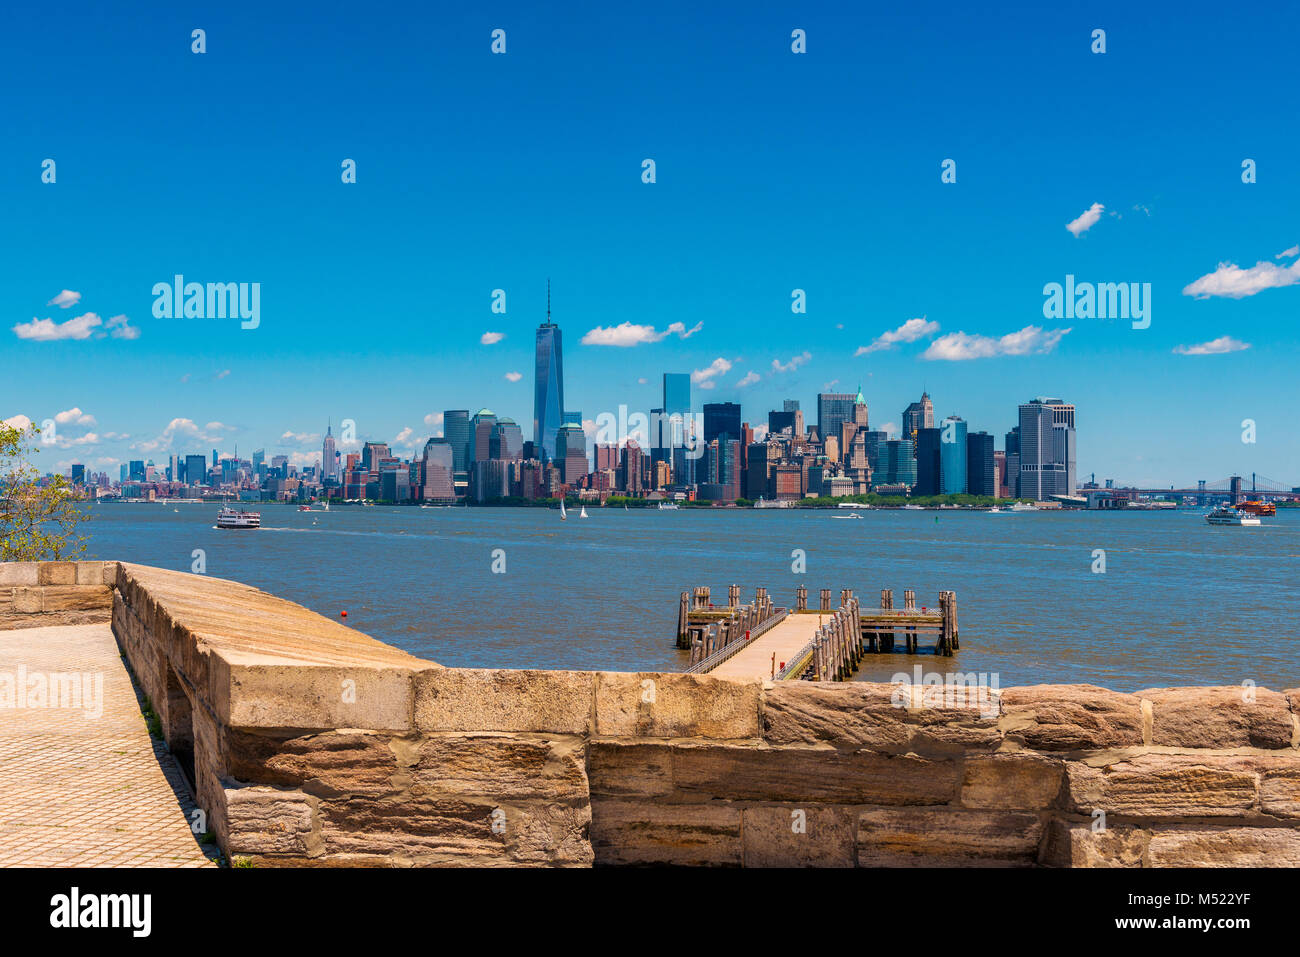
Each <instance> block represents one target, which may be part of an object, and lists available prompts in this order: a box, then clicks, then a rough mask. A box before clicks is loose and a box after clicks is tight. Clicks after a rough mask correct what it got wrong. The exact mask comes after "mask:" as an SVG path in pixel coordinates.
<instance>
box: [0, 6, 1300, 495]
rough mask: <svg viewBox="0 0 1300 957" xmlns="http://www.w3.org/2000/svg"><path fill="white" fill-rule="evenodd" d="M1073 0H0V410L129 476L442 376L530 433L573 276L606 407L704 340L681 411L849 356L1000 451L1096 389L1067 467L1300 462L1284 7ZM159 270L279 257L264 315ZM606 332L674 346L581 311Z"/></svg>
mask: <svg viewBox="0 0 1300 957" xmlns="http://www.w3.org/2000/svg"><path fill="white" fill-rule="evenodd" d="M1052 6H1053V7H1054V8H1055V9H1042V8H1039V6H1038V5H1023V6H1005V7H1001V8H999V9H997V10H995V11H993V12H989V11H988V10H985V9H968V8H967V7H965V6H964V5H957V4H919V5H908V6H907V8H906V9H905V10H904V9H901V8H889V9H886V8H880V9H874V8H869V7H867V6H866V5H863V9H860V10H859V9H858V8H857V5H853V6H852V7H851V6H850V5H848V4H834V5H819V4H804V3H801V4H798V5H793V4H791V5H770V4H754V3H744V4H739V3H737V4H721V5H716V4H715V5H710V10H708V11H705V10H702V9H700V6H699V5H697V4H673V3H666V4H665V3H660V4H654V5H651V6H650V7H646V8H636V9H618V10H616V9H614V8H613V7H612V6H611V5H607V4H588V5H570V6H568V7H567V8H566V10H565V12H556V11H553V10H544V9H540V8H539V7H538V5H535V4H492V5H488V6H485V7H482V8H481V9H473V10H466V9H459V8H452V7H451V6H450V5H447V6H446V7H445V8H439V7H437V6H433V5H415V4H411V5H392V4H385V3H370V4H365V5H362V6H357V5H354V4H345V5H344V4H340V5H336V6H335V5H330V4H311V5H303V6H300V7H291V6H287V5H286V6H282V7H281V6H279V5H277V8H278V9H275V10H270V11H268V9H267V8H266V5H261V4H258V5H254V4H241V3H232V4H222V5H210V6H206V5H199V6H195V7H192V8H188V9H179V8H178V7H177V6H176V5H172V4H142V5H140V6H139V7H138V8H136V9H134V10H132V11H130V12H128V13H119V12H109V11H107V10H105V9H104V7H103V5H102V4H89V3H74V4H68V5H63V6H60V7H59V8H58V9H57V11H55V10H53V9H52V8H44V9H40V8H32V7H25V8H21V9H18V10H15V11H14V12H13V13H11V14H10V18H9V22H8V23H7V26H6V30H5V31H4V33H3V35H2V36H0V52H2V53H3V56H0V74H3V79H4V82H5V83H6V86H7V88H8V89H10V90H11V91H19V92H18V93H17V95H12V96H11V97H9V98H8V101H7V103H6V105H5V107H4V132H5V136H4V139H5V145H6V149H5V150H4V151H3V154H2V155H0V164H3V172H4V175H3V177H0V201H2V202H3V204H4V209H5V216H4V220H5V225H6V229H5V230H4V239H3V243H4V261H5V264H6V267H7V268H5V269H4V270H3V271H0V303H2V304H3V306H4V309H5V317H4V322H3V324H2V325H0V342H3V356H4V360H5V361H4V367H5V369H6V380H7V381H6V382H5V385H4V387H3V389H2V390H0V398H3V403H2V404H0V417H10V416H14V415H25V416H27V417H29V418H31V419H33V420H36V421H38V422H39V421H40V420H43V419H47V418H55V417H56V416H58V415H59V414H60V413H63V415H62V424H61V425H60V426H59V430H58V437H59V443H60V447H58V448H53V449H50V450H49V451H47V452H45V453H42V456H41V459H40V464H41V465H42V466H43V467H45V468H50V469H54V468H61V467H66V464H67V463H70V462H72V461H82V462H86V463H87V464H89V465H90V467H92V468H108V469H109V470H110V471H111V472H112V473H113V474H116V464H115V463H116V462H119V461H124V460H126V459H129V458H142V457H151V458H153V459H154V460H155V461H165V460H166V456H167V455H168V454H169V453H170V452H172V451H175V452H178V453H184V452H193V451H205V452H208V451H210V450H211V448H212V447H213V446H214V445H216V446H219V447H220V448H221V449H222V450H223V451H229V450H231V449H232V448H233V447H234V445H235V444H236V443H237V444H238V447H239V451H240V453H241V455H244V456H247V455H248V454H249V453H251V452H252V450H253V449H254V448H259V447H263V448H265V449H266V450H267V454H268V456H270V455H274V454H289V455H294V456H295V457H296V458H297V460H299V461H302V462H309V461H311V460H312V459H313V458H314V457H315V456H316V455H318V453H319V435H320V434H321V433H322V432H323V430H324V426H325V423H326V420H327V419H328V418H332V419H333V420H334V421H335V422H336V423H337V422H338V421H340V420H342V419H349V418H350V419H352V420H354V421H355V422H356V424H357V432H358V437H359V438H362V439H365V438H371V439H376V440H383V441H393V440H394V439H396V438H398V437H399V436H401V437H403V440H404V441H409V442H410V443H412V444H413V445H420V444H422V443H423V440H424V439H425V438H426V437H427V436H428V435H429V434H432V433H435V432H437V431H438V428H439V427H438V425H437V422H436V418H433V417H432V416H433V415H435V414H436V413H438V412H440V411H441V410H443V409H446V408H469V409H471V410H473V409H477V408H479V407H483V406H487V407H490V408H492V409H494V410H496V411H497V412H498V413H499V414H502V415H509V416H512V417H514V418H515V419H517V420H518V421H520V422H521V423H526V424H527V425H528V427H527V428H526V429H525V431H526V432H528V431H530V430H531V428H530V427H531V419H532V346H533V330H534V329H535V327H536V325H537V323H538V322H539V321H540V320H541V319H542V318H543V316H544V312H545V301H546V280H547V277H550V278H551V280H552V283H553V308H554V316H555V319H556V321H557V322H559V323H560V325H561V327H562V329H563V330H564V335H565V346H566V354H565V375H566V382H565V385H566V400H567V401H566V404H567V405H568V406H569V408H571V409H580V410H581V411H582V413H583V416H584V418H587V419H594V418H595V417H596V415H597V414H598V413H600V412H602V411H613V410H616V409H617V407H618V406H619V404H620V403H622V404H626V405H628V406H629V407H631V408H632V409H649V408H651V407H654V406H657V405H658V404H659V382H660V376H661V374H662V373H663V372H665V371H674V372H694V371H697V370H699V371H700V372H701V373H702V375H701V376H700V383H699V385H706V384H707V385H711V386H712V388H708V389H704V388H700V387H699V386H697V388H696V390H695V399H696V403H697V405H698V404H699V403H700V402H703V401H725V400H733V401H740V402H741V404H742V406H743V411H744V415H745V418H746V419H748V420H749V421H751V422H754V423H761V422H765V421H766V413H767V410H768V409H770V408H773V407H779V406H780V402H781V400H782V399H784V398H798V399H800V400H801V402H802V404H803V407H804V408H805V410H807V414H808V416H809V418H810V419H811V418H813V417H814V416H815V411H814V410H815V397H816V394H817V392H819V391H822V390H823V389H824V388H825V387H826V386H827V385H828V384H829V383H832V382H836V383H837V385H835V386H834V387H833V388H834V389H835V390H845V391H853V390H854V389H856V388H857V386H858V384H859V382H860V383H861V385H862V388H863V391H864V393H865V395H866V398H867V401H868V404H869V406H870V411H871V420H872V424H873V425H874V426H876V427H882V426H884V427H890V426H891V425H892V426H893V427H894V428H896V427H897V424H898V422H899V421H900V413H901V410H902V409H903V407H904V406H905V405H906V404H907V403H908V402H910V401H912V400H913V399H915V398H916V397H918V396H919V394H920V392H921V390H922V389H927V390H928V391H929V393H930V395H931V396H932V397H933V399H934V402H935V408H936V412H937V414H938V415H939V416H940V417H942V416H946V415H949V414H957V415H961V416H962V417H964V418H965V419H966V420H967V421H968V422H969V423H970V427H971V429H972V430H981V429H983V430H987V431H990V432H993V433H995V434H996V435H997V436H998V441H997V444H998V447H1001V444H1002V440H1001V436H1002V434H1003V433H1004V432H1005V431H1006V430H1007V429H1008V428H1010V427H1011V426H1012V425H1013V424H1014V423H1015V415H1016V406H1017V405H1018V404H1019V403H1020V402H1023V401H1025V400H1027V399H1029V398H1031V397H1033V396H1036V395H1053V396H1059V397H1061V398H1064V399H1065V400H1067V401H1072V402H1074V403H1075V404H1076V406H1077V407H1078V428H1079V442H1078V445H1079V471H1080V475H1081V477H1085V476H1086V475H1087V474H1088V473H1090V472H1096V473H1097V475H1098V477H1099V478H1105V477H1113V478H1115V479H1117V480H1119V481H1121V482H1138V483H1142V484H1160V483H1163V484H1168V483H1173V482H1177V483H1179V484H1183V483H1194V482H1195V480H1196V479H1198V478H1204V479H1209V480H1215V479H1218V478H1221V477H1223V476H1226V475H1228V474H1230V473H1232V472H1234V471H1238V472H1246V473H1249V472H1250V471H1252V470H1253V471H1258V472H1259V473H1261V474H1263V475H1267V476H1270V477H1272V478H1275V479H1279V480H1284V481H1287V482H1288V483H1290V484H1300V444H1298V443H1297V442H1296V441H1295V426H1294V420H1293V417H1292V411H1291V410H1293V409H1294V408H1295V406H1296V402H1297V398H1300V385H1297V377H1296V376H1295V374H1294V363H1295V358H1296V346H1297V333H1296V323H1295V317H1296V315H1297V309H1298V307H1300V267H1295V268H1292V264H1293V263H1294V262H1296V259H1295V258H1294V254H1293V255H1292V256H1281V258H1279V255H1280V254H1283V253H1285V252H1286V251H1288V250H1290V249H1291V248H1292V247H1294V246H1296V245H1297V243H1300V223H1297V222H1296V215H1295V211H1296V210H1297V208H1300V179H1298V178H1297V177H1298V176H1300V133H1297V127H1296V124H1295V122H1294V116H1293V113H1294V110H1293V109H1292V108H1291V107H1288V106H1286V105H1285V104H1287V103H1288V102H1290V97H1291V93H1292V91H1293V89H1294V73H1293V62H1294V51H1293V45H1294V37H1295V36H1296V35H1297V26H1300V24H1298V23H1297V20H1300V16H1298V15H1297V14H1296V12H1295V9H1294V8H1290V7H1282V6H1280V7H1278V8H1276V9H1274V10H1272V11H1270V12H1269V13H1268V14H1267V15H1263V14H1261V15H1258V16H1254V15H1252V16H1246V15H1243V14H1237V13H1232V12H1225V10H1224V8H1222V7H1214V6H1210V5H1208V4H1206V5H1190V6H1189V5H1187V4H1178V5H1143V7H1142V9H1137V10H1134V9H1129V7H1130V5H1126V4H1088V5H1086V6H1085V5H1082V4H1078V5H1073V4H1072V5H1052ZM194 28H202V29H204V30H205V31H206V41H207V52H206V53H204V54H202V55H196V54H194V53H191V30H193V29H194ZM495 28H501V29H504V30H505V31H506V38H507V41H506V42H507V48H506V49H507V52H506V54H505V55H493V54H492V53H491V52H490V44H491V36H490V34H491V31H492V30H493V29H495ZM795 28H800V29H803V30H805V31H806V33H807V53H806V54H802V55H796V54H794V53H792V52H791V36H790V35H791V31H792V30H794V29H795ZM1096 28H1101V29H1104V30H1105V31H1106V47H1107V49H1106V52H1105V53H1104V54H1094V53H1092V52H1091V49H1090V47H1091V45H1092V39H1091V34H1092V31H1093V30H1094V29H1096ZM46 158H52V159H54V160H55V162H56V164H57V166H56V176H57V179H56V182H55V183H54V184H46V183H42V182H41V162H42V160H44V159H46ZM345 158H350V159H354V160H355V161H356V163H357V182H356V183H355V184H344V183H342V182H341V181H340V173H341V169H340V164H341V163H342V161H343V160H344V159H345ZM646 158H651V159H653V160H654V161H655V164H656V182H655V183H653V184H646V183H643V182H642V178H641V177H642V161H643V160H644V159H646ZM949 158H951V159H953V160H955V161H956V163H957V182H956V183H952V184H945V183H942V182H941V180H940V173H941V169H940V164H941V163H942V161H943V160H945V159H949ZM1247 158H1250V159H1253V160H1255V161H1256V163H1257V179H1258V181H1257V182H1255V183H1253V184H1244V183H1243V182H1242V167H1241V164H1242V161H1243V160H1244V159H1247ZM1094 204H1101V206H1102V207H1103V209H1101V210H1099V211H1098V212H1099V215H1098V216H1097V217H1096V221H1095V223H1093V224H1091V225H1090V226H1087V228H1086V229H1085V228H1084V226H1086V225H1087V219H1085V220H1083V221H1082V222H1080V223H1079V224H1078V225H1076V228H1075V231H1073V232H1072V231H1071V230H1068V229H1067V228H1066V225H1067V224H1069V223H1074V222H1076V221H1077V220H1079V218H1080V217H1081V216H1082V215H1083V214H1084V213H1085V212H1086V211H1088V210H1090V209H1092V208H1093V207H1094ZM1076 232H1077V233H1078V235H1076V234H1075V233H1076ZM1260 263H1262V264H1264V265H1262V266H1257V264H1260ZM1220 264H1235V266H1237V267H1239V269H1240V270H1247V272H1245V273H1240V272H1235V271H1233V270H1232V269H1230V268H1228V267H1226V266H1225V267H1223V268H1222V269H1221V268H1220ZM177 273H181V274H183V275H184V276H185V277H186V278H187V280H191V281H198V282H259V283H261V321H260V325H259V326H258V328H256V329H252V330H241V329H240V327H239V323H238V322H237V321H234V320H221V319H159V318H155V317H154V316H153V314H152V307H153V296H152V294H151V289H152V287H153V285H154V284H155V283H158V282H170V281H171V279H172V277H173V276H174V275H175V274H177ZM1067 274H1073V275H1075V276H1076V277H1077V278H1078V279H1079V280H1080V281H1092V282H1139V283H1150V284H1151V289H1152V304H1151V319H1152V321H1151V325H1150V328H1147V329H1140V330H1137V329H1133V328H1132V327H1131V324H1130V322H1128V321H1116V320H1106V319H1073V320H1068V321H1058V320H1049V319H1045V318H1044V316H1043V301H1044V296H1043V287H1044V285H1045V284H1047V283H1050V282H1064V280H1065V277H1066V275H1067ZM1205 277H1210V278H1205ZM1198 280H1199V281H1201V283H1200V286H1198V287H1195V288H1198V289H1203V290H1205V291H1208V292H1209V293H1211V294H1209V295H1203V296H1200V297H1198V296H1194V295H1189V294H1186V293H1185V292H1184V290H1185V289H1186V288H1187V287H1188V286H1189V285H1192V284H1193V283H1196V282H1198ZM498 288H500V289H504V290H505V291H506V308H507V311H506V314H505V315H504V316H502V315H496V314H493V313H492V312H491V303H492V290H494V289H498ZM796 288H798V289H803V290H805V291H806V295H807V312H806V314H803V315H795V314H792V312H791V308H790V304H791V292H792V290H794V289H796ZM63 290H70V291H72V292H74V293H77V294H79V297H78V298H77V299H76V301H75V302H72V303H70V304H68V305H67V307H66V308H64V307H63V306H61V305H60V303H58V302H52V300H54V299H55V297H56V296H58V295H59V294H60V293H61V291H63ZM69 298H70V297H69ZM87 314H91V318H90V319H84V318H83V319H82V321H81V323H80V324H75V320H77V319H78V318H79V317H85V316H86V315H87ZM118 316H126V317H127V319H126V320H117V321H116V322H114V321H113V319H114V317H118ZM920 318H924V322H923V323H920V324H917V323H913V325H912V326H910V327H905V326H904V324H905V323H907V322H908V320H912V319H920ZM95 319H98V324H96V323H95V322H94V321H93V320H95ZM44 320H49V322H48V323H46V322H44ZM70 320H73V321H74V325H71V326H64V324H65V323H67V322H69V321H70ZM33 321H35V322H36V325H32V323H33ZM625 323H626V324H629V325H628V326H623V324H625ZM675 323H680V324H681V325H680V326H674V325H673V324H675ZM697 325H699V329H698V331H696V332H694V333H693V334H691V335H689V337H687V338H682V334H681V333H672V332H669V333H668V334H667V335H666V336H665V335H663V334H664V333H665V332H666V331H667V330H668V329H669V328H670V327H672V328H677V329H680V330H682V331H683V332H685V331H689V330H692V329H694V328H695V327H696V326H697ZM619 327H623V328H621V329H620V328H619ZM636 327H648V328H647V329H638V328H636ZM918 327H919V328H921V329H923V330H924V334H923V335H921V336H920V338H917V339H916V340H915V341H911V342H907V341H899V342H896V343H895V344H893V345H892V346H890V347H889V348H877V349H876V350H874V351H871V352H869V353H866V354H861V355H859V354H857V353H858V350H859V349H860V348H861V347H864V346H870V345H871V344H872V343H875V342H877V341H878V340H879V339H880V337H881V336H882V335H883V334H885V333H889V332H893V331H896V330H899V329H900V328H908V329H914V328H918ZM1030 327H1037V328H1036V329H1033V328H1030ZM1067 328H1068V329H1069V331H1068V332H1065V333H1062V332H1061V331H1060V330H1063V329H1067ZM598 329H600V330H606V333H605V335H604V337H603V338H612V339H615V340H619V341H626V340H628V339H629V338H631V339H641V340H653V339H657V340H658V341H641V342H639V344H636V345H630V346H615V345H595V344H588V345H584V344H582V343H581V340H582V339H583V337H584V336H586V335H587V334H589V333H591V332H592V331H593V330H598ZM611 329H614V330H618V332H617V333H609V332H608V330H611ZM77 330H81V332H82V334H84V335H85V337H84V338H71V337H69V334H70V333H72V332H75V331H77ZM490 332H494V333H500V334H503V338H501V339H500V340H499V341H496V342H494V343H492V344H485V343H484V342H483V337H484V334H485V333H490ZM55 337H59V338H55ZM1004 337H1009V338H1004ZM594 338H597V339H599V338H602V336H601V335H600V334H597V335H596V336H595V337H594ZM1207 343H1215V345H1213V346H1210V347H1206V345H1205V344H1207ZM1242 346H1248V348H1242ZM1180 349H1182V350H1184V352H1186V351H1191V352H1193V353H1195V352H1206V351H1208V352H1211V353H1212V354H1184V352H1179V351H1176V350H1180ZM1218 350H1231V351H1218ZM1008 352H1010V353H1012V354H1005V353H1008ZM989 353H992V354H989ZM805 354H807V358H803V357H804V356H805ZM967 356H979V357H969V358H968V357H967ZM795 357H800V358H799V360H798V361H796V362H794V363H793V364H792V363H791V360H792V359H794V358H795ZM718 360H723V362H722V363H719V362H718ZM774 362H775V363H777V364H778V366H779V368H778V367H777V366H774V364H773V363H774ZM723 365H725V366H726V370H725V371H721V372H718V373H715V374H713V375H712V376H708V375H704V374H703V373H705V372H706V371H707V370H710V369H721V368H722V367H723ZM792 365H793V367H792ZM510 373H520V374H522V378H520V379H519V380H518V381H511V380H510V379H509V378H507V375H508V374H510ZM755 376H757V379H756V380H755V378H754V377H755ZM742 382H748V384H745V385H740V383H742ZM73 410H79V412H77V413H76V414H72V413H73ZM426 416H429V417H430V418H429V419H428V421H427V422H426ZM1247 418H1250V419H1254V420H1255V423H1256V430H1257V441H1256V442H1255V443H1254V444H1245V443H1243V442H1242V441H1241V435H1242V426H1241V423H1242V421H1243V420H1244V419H1247ZM92 420H93V421H92ZM408 430H409V431H408Z"/></svg>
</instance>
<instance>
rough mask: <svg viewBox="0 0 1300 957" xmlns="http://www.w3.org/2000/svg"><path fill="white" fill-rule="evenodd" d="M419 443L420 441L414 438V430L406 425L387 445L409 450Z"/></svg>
mask: <svg viewBox="0 0 1300 957" xmlns="http://www.w3.org/2000/svg"><path fill="white" fill-rule="evenodd" d="M419 441H421V440H420V439H417V438H416V437H415V430H414V429H413V428H411V427H410V426H409V425H408V426H407V427H406V428H404V429H402V431H400V432H398V433H397V434H396V435H395V436H393V441H392V442H391V443H389V444H390V445H400V446H403V447H405V448H408V449H409V448H414V447H415V445H416V444H417V443H418V442H419Z"/></svg>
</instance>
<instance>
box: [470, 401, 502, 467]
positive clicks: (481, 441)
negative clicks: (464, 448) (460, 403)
mask: <svg viewBox="0 0 1300 957" xmlns="http://www.w3.org/2000/svg"><path fill="white" fill-rule="evenodd" d="M469 424H470V453H469V460H470V461H471V462H486V461H487V460H488V459H490V458H492V433H493V432H494V431H495V430H496V426H497V414H496V413H495V412H493V411H492V410H491V409H479V410H478V411H477V412H475V413H474V418H472V419H470V420H469Z"/></svg>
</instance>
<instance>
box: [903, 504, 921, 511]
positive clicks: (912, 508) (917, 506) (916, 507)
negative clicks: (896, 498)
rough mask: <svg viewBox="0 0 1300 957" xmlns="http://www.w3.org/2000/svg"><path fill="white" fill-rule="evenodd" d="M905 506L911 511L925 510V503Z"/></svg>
mask: <svg viewBox="0 0 1300 957" xmlns="http://www.w3.org/2000/svg"><path fill="white" fill-rule="evenodd" d="M903 508H905V509H907V510H908V511H910V512H921V511H924V510H925V506H923V505H904V506H903Z"/></svg>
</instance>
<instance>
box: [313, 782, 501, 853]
mask: <svg viewBox="0 0 1300 957" xmlns="http://www.w3.org/2000/svg"><path fill="white" fill-rule="evenodd" d="M494 809H495V806H494V805H493V804H491V803H487V802H475V801H466V800H460V799H456V798H450V797H438V798H433V797H406V798H403V799H401V800H392V801H372V800H368V799H365V798H341V799H337V800H322V801H321V802H320V807H319V814H320V822H321V840H322V846H323V849H324V851H325V853H326V854H327V855H328V857H329V858H330V859H332V858H334V857H335V856H336V855H351V854H382V855H385V856H387V857H390V858H392V860H393V863H394V864H397V865H399V866H400V865H402V864H404V863H405V864H410V863H411V862H413V861H414V860H425V861H426V862H428V863H447V864H455V865H458V866H460V865H466V864H476V865H487V866H493V865H499V864H503V863H507V862H508V860H509V858H508V855H507V851H506V835H505V833H504V832H499V833H494V832H493V829H492V812H493V810H494Z"/></svg>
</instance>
